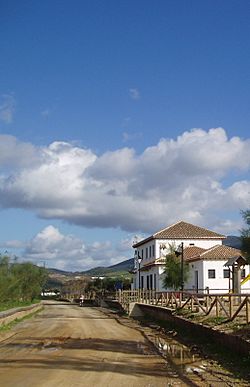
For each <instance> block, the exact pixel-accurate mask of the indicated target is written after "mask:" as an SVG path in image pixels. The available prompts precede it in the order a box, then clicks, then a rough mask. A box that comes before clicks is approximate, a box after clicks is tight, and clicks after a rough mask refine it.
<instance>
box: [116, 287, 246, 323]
mask: <svg viewBox="0 0 250 387" xmlns="http://www.w3.org/2000/svg"><path fill="white" fill-rule="evenodd" d="M116 300H117V301H118V302H119V303H121V304H122V305H123V307H124V309H125V310H127V311H128V310H129V304H130V303H131V302H137V303H143V304H149V305H155V306H161V307H164V308H169V309H172V310H188V311H190V312H192V313H197V314H200V315H204V316H213V317H224V318H226V321H232V320H234V319H235V318H236V317H241V318H242V320H243V321H244V322H246V323H249V322H250V294H242V293H241V294H232V293H229V294H197V293H189V292H178V291H177V292H157V291H155V290H131V291H130V290H124V291H118V292H117V293H116Z"/></svg>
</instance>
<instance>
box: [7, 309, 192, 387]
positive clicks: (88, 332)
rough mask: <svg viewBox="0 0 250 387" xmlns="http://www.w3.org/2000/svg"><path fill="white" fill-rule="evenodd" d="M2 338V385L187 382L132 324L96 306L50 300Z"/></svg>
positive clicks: (165, 384)
mask: <svg viewBox="0 0 250 387" xmlns="http://www.w3.org/2000/svg"><path fill="white" fill-rule="evenodd" d="M11 335H12V336H11V337H9V338H8V339H5V340H4V341H1V342H0V385H1V386H3V387H5V386H6V387H7V386H15V387H16V386H18V387H22V386H25V387H28V386H30V387H35V386H46V387H50V386H67V387H68V386H150V387H151V386H157V387H158V386H168V385H183V386H184V385H186V384H185V383H184V382H181V381H180V380H179V379H177V378H176V375H175V372H174V371H172V370H171V369H170V368H169V366H166V362H165V361H164V360H163V359H162V358H161V357H160V356H159V355H158V354H157V351H156V349H154V347H153V346H152V345H151V344H150V342H148V341H147V339H146V338H145V337H144V336H143V334H142V333H141V332H140V331H139V330H137V329H135V328H134V327H130V326H126V325H123V324H121V323H119V320H117V319H115V318H114V317H113V316H112V313H111V314H110V313H104V312H102V311H101V310H100V309H98V308H91V307H84V308H79V307H78V306H76V305H70V304H69V305H63V304H59V305H58V304H56V305H55V304H54V305H53V304H51V305H46V306H45V308H44V310H43V311H42V312H40V313H39V314H38V315H37V316H35V317H33V318H31V319H29V320H26V321H23V322H21V323H19V324H18V325H17V326H16V327H15V328H14V329H13V330H12V332H11Z"/></svg>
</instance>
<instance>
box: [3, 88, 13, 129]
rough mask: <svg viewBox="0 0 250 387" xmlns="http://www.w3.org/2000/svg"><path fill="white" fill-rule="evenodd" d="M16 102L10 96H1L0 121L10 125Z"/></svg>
mask: <svg viewBox="0 0 250 387" xmlns="http://www.w3.org/2000/svg"><path fill="white" fill-rule="evenodd" d="M15 106H16V101H15V98H14V97H13V95H12V94H2V95H1V98H0V120H1V121H3V122H4V123H5V124H11V122H12V121H13V115H14V111H15Z"/></svg>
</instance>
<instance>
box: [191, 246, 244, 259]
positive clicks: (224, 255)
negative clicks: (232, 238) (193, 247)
mask: <svg viewBox="0 0 250 387" xmlns="http://www.w3.org/2000/svg"><path fill="white" fill-rule="evenodd" d="M185 250H186V249H185ZM240 255H241V251H240V250H238V249H234V248H233V247H229V246H224V245H216V246H213V247H211V248H210V249H208V250H205V251H204V252H201V253H200V254H199V255H197V254H196V255H194V256H189V257H188V258H187V260H188V261H196V260H217V261H225V260H228V259H229V258H232V257H235V256H240Z"/></svg>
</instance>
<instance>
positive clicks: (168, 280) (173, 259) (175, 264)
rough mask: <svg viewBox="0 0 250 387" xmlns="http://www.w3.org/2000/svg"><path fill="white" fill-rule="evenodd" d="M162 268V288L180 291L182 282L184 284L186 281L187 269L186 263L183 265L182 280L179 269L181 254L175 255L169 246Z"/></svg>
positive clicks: (173, 247)
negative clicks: (163, 275)
mask: <svg viewBox="0 0 250 387" xmlns="http://www.w3.org/2000/svg"><path fill="white" fill-rule="evenodd" d="M165 257H166V261H165V268H164V274H165V277H164V286H165V288H166V289H169V288H172V289H174V290H177V289H180V288H181V286H182V280H183V281H184V282H185V281H187V279H188V274H189V267H188V264H187V263H186V262H184V263H183V278H182V269H181V259H182V257H181V254H177V252H176V248H175V246H174V245H169V252H168V254H167V255H166V256H165Z"/></svg>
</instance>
